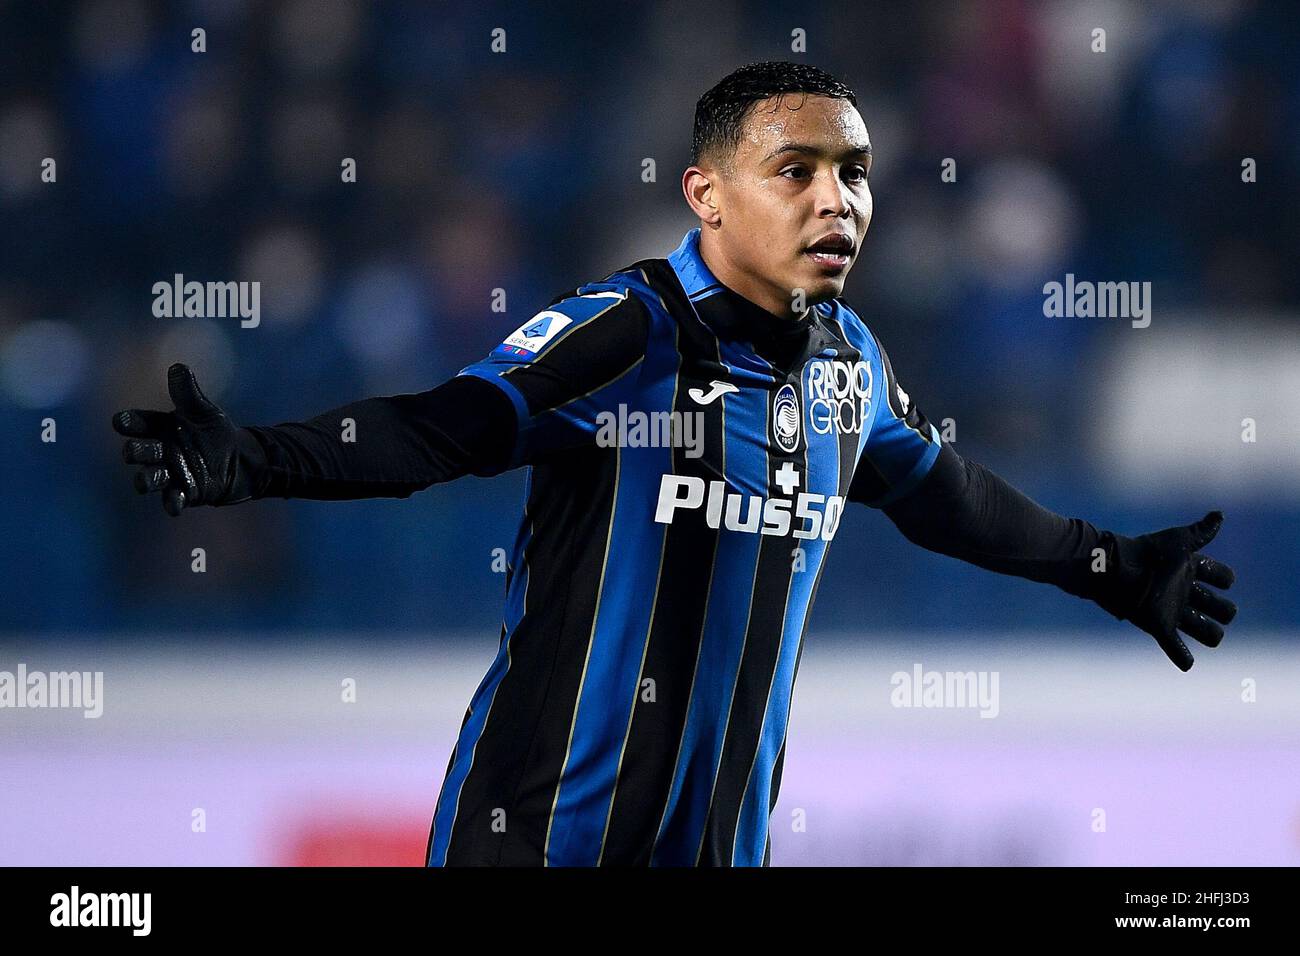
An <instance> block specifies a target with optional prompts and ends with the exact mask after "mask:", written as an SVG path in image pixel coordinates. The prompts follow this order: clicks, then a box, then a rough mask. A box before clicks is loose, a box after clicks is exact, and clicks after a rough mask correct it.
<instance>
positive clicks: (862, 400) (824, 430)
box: [806, 359, 871, 435]
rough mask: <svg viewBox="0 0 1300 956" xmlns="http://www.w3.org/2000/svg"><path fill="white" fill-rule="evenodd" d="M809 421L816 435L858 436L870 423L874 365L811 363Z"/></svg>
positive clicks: (808, 387) (829, 362) (840, 362)
mask: <svg viewBox="0 0 1300 956" xmlns="http://www.w3.org/2000/svg"><path fill="white" fill-rule="evenodd" d="M806 398H807V401H808V421H809V423H810V427H811V428H812V430H813V432H815V433H816V434H818V435H829V434H830V433H831V432H832V431H835V432H838V433H840V434H849V435H857V434H859V433H861V431H862V429H863V428H865V427H866V425H867V422H869V421H870V413H871V363H869V362H863V361H858V362H843V361H839V360H837V359H817V360H815V361H812V362H809V363H808V384H807V395H806Z"/></svg>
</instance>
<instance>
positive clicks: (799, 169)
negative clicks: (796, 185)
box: [781, 166, 808, 179]
mask: <svg viewBox="0 0 1300 956" xmlns="http://www.w3.org/2000/svg"><path fill="white" fill-rule="evenodd" d="M781 175H782V176H784V177H785V178H786V179H804V178H806V177H807V175H808V170H807V168H806V167H803V166H787V167H786V168H785V169H783V170H781Z"/></svg>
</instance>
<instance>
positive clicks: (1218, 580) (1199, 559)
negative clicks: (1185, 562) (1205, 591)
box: [1192, 554, 1237, 589]
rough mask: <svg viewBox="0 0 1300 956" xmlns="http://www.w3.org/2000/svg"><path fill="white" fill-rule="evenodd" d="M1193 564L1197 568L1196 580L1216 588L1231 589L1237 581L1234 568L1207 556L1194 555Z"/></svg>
mask: <svg viewBox="0 0 1300 956" xmlns="http://www.w3.org/2000/svg"><path fill="white" fill-rule="evenodd" d="M1192 563H1193V565H1194V566H1195V568H1196V580H1198V581H1205V582H1206V583H1208V584H1213V585H1214V586H1215V587H1216V588H1225V589H1226V588H1230V587H1232V582H1233V581H1235V580H1237V576H1236V575H1235V574H1233V573H1232V568H1230V567H1228V566H1227V565H1226V564H1224V563H1223V562H1222V561H1215V560H1214V559H1213V558H1212V557H1210V556H1209V555H1207V554H1194V555H1192Z"/></svg>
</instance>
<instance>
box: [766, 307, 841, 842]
mask: <svg viewBox="0 0 1300 956" xmlns="http://www.w3.org/2000/svg"><path fill="white" fill-rule="evenodd" d="M826 325H827V327H828V328H830V329H831V331H833V332H834V333H835V336H836V338H838V339H839V340H840V342H841V343H842V344H841V345H839V346H837V351H838V353H839V354H838V355H837V356H836V358H837V359H838V360H840V361H846V362H857V361H859V360H860V359H861V358H862V353H861V352H859V351H858V349H857V347H856V346H854V345H853V343H852V342H850V341H849V340H848V336H846V335H845V334H844V329H843V328H842V327H841V326H840V325H839V323H837V322H835V321H834V320H829V319H828V320H827V322H826ZM858 439H859V436H858V435H855V434H851V433H848V432H842V433H840V436H839V480H838V482H837V484H836V487H837V488H838V493H839V494H841V495H847V493H848V488H849V484H850V483H851V482H852V480H853V473H854V462H855V460H856V458H857V450H858ZM825 570H826V556H825V555H823V557H822V562H821V565H820V566H819V567H818V568H817V577H816V579H814V581H813V586H812V593H811V594H810V596H809V598H808V608H809V612H808V614H806V615H805V616H804V623H803V628H802V629H801V630H800V632H799V651H798V653H797V654H796V656H795V659H794V677H793V678H792V683H793V685H794V686H795V687H798V686H799V664H800V663H801V662H802V661H803V642H804V637H805V636H806V635H807V633H808V619H809V618H810V617H812V608H813V607H814V606H816V604H817V589H818V588H820V587H821V583H822V572H823V571H825ZM790 706H791V708H793V707H794V692H793V691H791V694H790ZM789 727H790V714H789V711H787V712H786V735H787V737H788V736H789ZM785 743H786V741H785V739H784V738H783V739H782V740H781V749H780V750H779V751H778V752H777V755H776V764H775V766H774V767H773V769H772V792H771V795H770V797H769V800H768V807H767V812H768V815H769V816H770V815H771V814H772V813H773V812H774V811H775V810H776V801H777V797H778V795H779V794H780V792H781V775H782V773H783V772H784V770H785ZM771 862H772V836H771V833H770V831H769V833H768V838H767V846H765V847H764V848H763V865H764V866H769V865H770V864H771Z"/></svg>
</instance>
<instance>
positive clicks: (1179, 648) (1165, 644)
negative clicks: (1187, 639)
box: [1154, 628, 1193, 671]
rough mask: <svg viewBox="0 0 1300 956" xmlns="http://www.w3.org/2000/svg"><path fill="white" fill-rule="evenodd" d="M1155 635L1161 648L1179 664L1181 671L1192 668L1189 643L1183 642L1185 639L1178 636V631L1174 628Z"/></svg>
mask: <svg viewBox="0 0 1300 956" xmlns="http://www.w3.org/2000/svg"><path fill="white" fill-rule="evenodd" d="M1154 636H1155V639H1156V643H1157V644H1159V645H1160V649H1161V650H1162V651H1164V652H1165V655H1166V656H1167V657H1168V658H1169V659H1170V660H1171V661H1173V662H1174V664H1176V665H1177V666H1178V669H1179V670H1180V671H1189V670H1191V669H1192V660H1193V658H1192V652H1191V651H1189V650H1188V649H1187V645H1186V644H1184V643H1183V639H1182V638H1181V637H1179V636H1178V633H1177V632H1176V631H1175V630H1174V629H1173V628H1170V629H1169V630H1168V631H1165V632H1162V633H1160V634H1156V635H1154Z"/></svg>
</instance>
